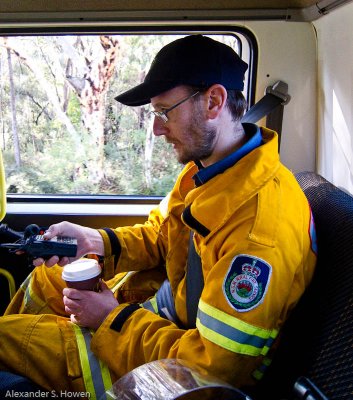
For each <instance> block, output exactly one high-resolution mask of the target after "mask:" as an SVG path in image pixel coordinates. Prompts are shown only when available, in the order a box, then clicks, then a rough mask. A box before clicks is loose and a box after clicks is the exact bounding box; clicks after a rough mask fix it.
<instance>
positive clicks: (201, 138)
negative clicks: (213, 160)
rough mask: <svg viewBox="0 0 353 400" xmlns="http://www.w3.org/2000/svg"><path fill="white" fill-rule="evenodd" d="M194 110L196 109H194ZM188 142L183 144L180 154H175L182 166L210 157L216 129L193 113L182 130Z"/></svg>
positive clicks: (196, 112) (198, 114) (197, 113)
mask: <svg viewBox="0 0 353 400" xmlns="http://www.w3.org/2000/svg"><path fill="white" fill-rule="evenodd" d="M195 108H196V107H195ZM184 131H185V133H186V135H187V137H188V138H189V140H188V141H187V143H183V145H185V147H182V150H183V151H182V152H179V153H178V152H177V159H178V161H179V162H180V163H182V164H187V163H188V162H189V161H197V160H204V159H207V158H208V157H210V156H211V154H212V152H213V148H214V142H215V139H216V129H215V128H214V127H211V126H209V125H208V124H207V122H206V121H205V120H204V119H203V118H202V116H201V114H200V113H199V112H198V111H197V110H196V109H195V113H194V114H193V117H192V119H191V121H190V122H189V124H188V125H187V126H186V127H185V129H184Z"/></svg>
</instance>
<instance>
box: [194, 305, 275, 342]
mask: <svg viewBox="0 0 353 400" xmlns="http://www.w3.org/2000/svg"><path fill="white" fill-rule="evenodd" d="M198 318H199V320H200V322H201V324H202V325H204V326H205V327H206V328H208V329H210V330H212V331H214V332H216V333H218V334H219V335H222V336H224V337H226V338H227V339H230V340H232V341H234V342H236V343H239V344H244V345H249V346H253V347H256V348H258V349H263V348H264V347H271V345H272V343H273V341H274V339H273V338H271V337H268V338H261V337H259V336H256V335H250V334H248V333H246V332H243V331H241V330H239V329H236V328H233V327H232V326H229V325H227V324H225V323H224V322H222V321H220V320H218V319H216V318H213V317H211V316H209V315H207V314H205V313H204V312H203V311H201V310H200V309H199V311H198Z"/></svg>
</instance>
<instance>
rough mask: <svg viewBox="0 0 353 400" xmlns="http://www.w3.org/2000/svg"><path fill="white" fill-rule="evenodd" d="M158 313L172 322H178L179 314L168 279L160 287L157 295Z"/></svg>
mask: <svg viewBox="0 0 353 400" xmlns="http://www.w3.org/2000/svg"><path fill="white" fill-rule="evenodd" d="M156 299H157V307H158V314H159V315H160V316H161V317H163V318H166V319H169V320H170V321H172V322H175V323H177V321H178V316H177V314H176V311H175V306H174V298H173V293H172V288H171V287H170V283H169V281H168V280H165V281H164V282H163V283H162V285H161V287H160V288H159V289H158V292H157V295H156Z"/></svg>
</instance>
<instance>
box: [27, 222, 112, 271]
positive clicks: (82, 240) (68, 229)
mask: <svg viewBox="0 0 353 400" xmlns="http://www.w3.org/2000/svg"><path fill="white" fill-rule="evenodd" d="M43 236H44V239H47V240H49V239H51V238H53V237H54V236H70V237H73V238H75V239H76V240H77V254H76V257H62V258H59V257H58V256H53V257H51V258H49V259H48V260H44V259H43V258H37V259H35V260H33V265H35V266H39V265H42V264H43V263H45V265H46V266H47V267H52V266H53V265H55V264H59V265H61V266H64V265H66V264H69V263H71V262H73V261H75V260H77V259H79V258H81V257H83V256H85V255H86V254H98V255H101V256H104V244H103V238H102V236H101V235H100V233H99V232H98V230H97V229H92V228H88V227H85V226H81V225H77V224H72V223H71V222H67V221H64V222H60V223H58V224H54V225H51V226H50V227H49V228H48V230H47V231H46V232H45V233H44V235H43Z"/></svg>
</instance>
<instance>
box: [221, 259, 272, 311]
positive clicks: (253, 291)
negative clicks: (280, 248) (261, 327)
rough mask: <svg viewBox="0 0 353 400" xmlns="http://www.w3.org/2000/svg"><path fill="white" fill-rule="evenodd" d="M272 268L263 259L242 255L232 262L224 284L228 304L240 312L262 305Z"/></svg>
mask: <svg viewBox="0 0 353 400" xmlns="http://www.w3.org/2000/svg"><path fill="white" fill-rule="evenodd" d="M271 271H272V267H271V265H270V264H268V263H267V262H266V261H264V260H262V259H261V258H258V257H254V256H250V255H247V254H240V255H238V256H236V257H234V259H233V260H232V263H231V265H230V268H229V270H228V273H227V276H226V278H225V280H224V284H223V292H224V295H225V297H226V299H227V301H228V303H229V304H230V305H231V306H232V307H233V308H235V309H236V310H237V311H239V312H245V311H249V310H252V309H253V308H255V307H257V306H258V305H259V304H261V303H262V301H263V299H264V297H265V294H266V291H267V287H268V284H269V282H270V277H271Z"/></svg>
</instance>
